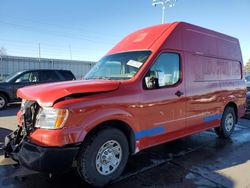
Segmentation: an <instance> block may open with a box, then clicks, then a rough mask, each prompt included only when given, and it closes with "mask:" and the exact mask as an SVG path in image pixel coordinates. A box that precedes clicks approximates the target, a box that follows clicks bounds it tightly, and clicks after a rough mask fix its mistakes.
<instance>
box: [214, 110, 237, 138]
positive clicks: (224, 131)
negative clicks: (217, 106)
mask: <svg viewBox="0 0 250 188" xmlns="http://www.w3.org/2000/svg"><path fill="white" fill-rule="evenodd" d="M229 117H231V118H229ZM229 119H230V121H231V122H232V124H231V123H230V124H231V125H230V126H228V125H227V121H228V120H229ZM235 124H236V114H235V110H234V108H233V107H226V108H225V110H224V113H223V115H222V119H221V123H220V127H216V128H215V129H214V130H215V132H216V134H217V135H218V137H219V138H223V139H226V138H229V137H230V136H231V134H232V133H233V131H234V128H235Z"/></svg>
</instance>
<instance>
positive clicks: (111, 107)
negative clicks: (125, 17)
mask: <svg viewBox="0 0 250 188" xmlns="http://www.w3.org/2000/svg"><path fill="white" fill-rule="evenodd" d="M17 95H18V96H19V97H20V98H21V99H22V101H23V102H22V106H21V109H20V111H19V112H18V122H19V123H18V129H17V130H16V131H14V132H13V133H11V134H10V135H8V136H7V137H6V141H5V155H6V157H9V156H10V157H12V158H13V159H14V160H16V161H18V162H19V163H20V164H21V165H22V166H25V167H27V168H30V169H33V170H37V171H44V172H48V173H53V172H57V171H62V170H65V169H69V168H70V167H72V164H73V162H75V163H76V166H77V170H78V172H79V174H80V176H81V177H82V178H83V179H84V180H85V181H86V182H88V183H89V184H91V185H93V186H103V185H105V184H107V183H109V182H110V181H112V180H114V179H116V178H117V177H118V176H120V175H121V173H122V172H123V170H124V168H125V166H126V163H127V160H128V157H129V155H133V154H136V153H137V152H139V151H141V150H144V149H146V148H149V147H152V146H155V145H158V144H161V143H165V142H168V141H171V140H174V139H178V138H181V137H184V136H188V135H191V134H194V133H197V132H200V131H204V130H207V129H211V128H214V130H215V133H217V135H218V136H219V137H220V138H228V137H229V136H230V135H231V134H232V132H233V130H234V127H235V124H236V123H237V121H238V119H239V118H240V117H241V116H243V115H244V113H245V110H246V104H245V102H246V88H245V82H244V78H243V76H242V55H241V50H240V45H239V41H238V40H237V39H235V38H233V37H230V36H227V35H224V34H221V33H218V32H215V31H211V30H208V29H204V28H201V27H198V26H195V25H191V24H188V23H183V22H174V23H171V24H162V25H157V26H153V27H149V28H145V29H141V30H139V31H136V32H134V33H132V34H130V35H128V36H127V37H125V38H124V39H123V40H122V41H121V42H119V43H118V44H117V45H116V46H115V47H114V48H113V49H111V50H110V51H109V52H108V53H107V54H106V55H105V56H104V57H103V58H102V59H101V60H100V61H99V62H98V63H97V64H96V65H95V66H94V67H93V68H92V69H91V70H90V71H89V73H88V74H87V75H86V76H85V79H84V80H81V81H67V82H60V83H51V84H43V85H39V86H30V87H25V88H22V89H19V90H18V92H17Z"/></svg>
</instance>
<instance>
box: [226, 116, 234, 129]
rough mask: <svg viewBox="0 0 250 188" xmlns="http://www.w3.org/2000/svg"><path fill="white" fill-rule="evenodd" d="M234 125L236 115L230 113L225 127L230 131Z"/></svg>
mask: <svg viewBox="0 0 250 188" xmlns="http://www.w3.org/2000/svg"><path fill="white" fill-rule="evenodd" d="M233 126H234V117H233V115H232V114H231V113H229V114H227V116H226V118H225V128H226V130H227V131H228V132H230V131H231V130H232V128H233Z"/></svg>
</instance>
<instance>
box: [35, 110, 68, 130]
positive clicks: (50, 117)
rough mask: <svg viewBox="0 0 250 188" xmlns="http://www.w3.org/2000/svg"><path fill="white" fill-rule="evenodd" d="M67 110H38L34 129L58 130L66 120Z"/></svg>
mask: <svg viewBox="0 0 250 188" xmlns="http://www.w3.org/2000/svg"><path fill="white" fill-rule="evenodd" d="M68 114H69V112H68V110H67V109H56V108H52V107H43V108H40V109H39V111H38V113H37V116H36V123H35V127H37V128H43V129H60V128H62V127H63V126H64V124H65V122H66V120H67V118H68Z"/></svg>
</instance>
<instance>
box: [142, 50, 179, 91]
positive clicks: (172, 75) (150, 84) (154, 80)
mask: <svg viewBox="0 0 250 188" xmlns="http://www.w3.org/2000/svg"><path fill="white" fill-rule="evenodd" d="M179 79H180V56H179V55H178V54H176V53H162V54H161V55H160V56H159V57H158V59H157V60H156V62H155V63H154V65H153V66H152V67H151V68H150V70H149V72H148V73H147V75H146V77H145V85H146V88H147V89H155V88H161V87H167V86H172V85H174V84H176V83H177V82H178V81H179Z"/></svg>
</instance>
